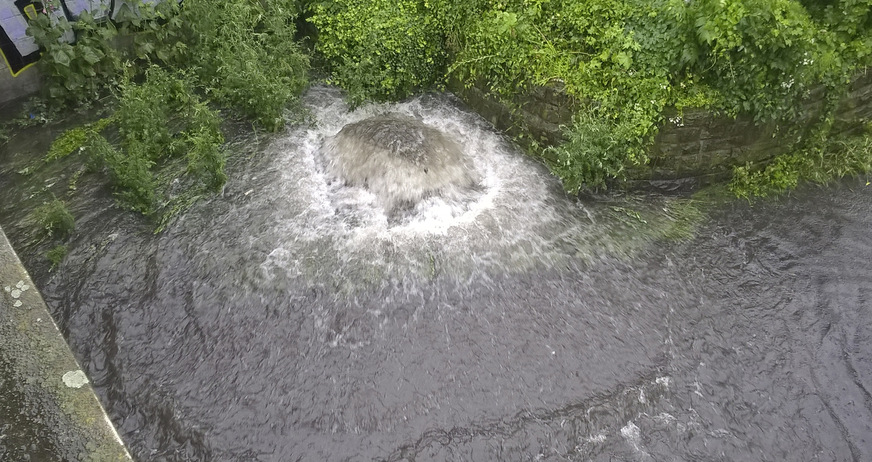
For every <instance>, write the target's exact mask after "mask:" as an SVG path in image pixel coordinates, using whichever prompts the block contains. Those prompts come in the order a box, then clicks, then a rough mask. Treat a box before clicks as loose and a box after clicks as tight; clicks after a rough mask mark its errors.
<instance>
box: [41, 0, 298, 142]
mask: <svg viewBox="0 0 872 462" xmlns="http://www.w3.org/2000/svg"><path fill="white" fill-rule="evenodd" d="M125 11H127V13H126V14H123V15H121V16H120V17H119V22H118V28H116V24H115V23H113V22H112V21H107V20H103V21H100V22H97V21H95V20H94V19H93V17H92V16H91V15H90V14H89V13H87V12H84V13H82V15H81V16H80V17H79V18H77V21H75V22H72V23H70V22H68V21H67V20H66V19H63V18H62V17H60V18H59V17H58V16H55V15H54V14H38V15H37V17H36V19H34V20H33V21H32V23H31V27H29V28H28V33H29V34H30V35H31V36H33V37H34V39H35V40H36V42H37V44H38V45H39V46H40V47H41V48H42V49H43V50H44V52H43V57H42V59H40V66H41V67H42V68H43V71H44V74H45V76H46V88H47V89H48V94H49V96H50V97H51V98H52V99H53V100H54V101H56V102H60V103H70V102H83V101H94V100H96V99H97V98H99V97H100V96H101V95H103V94H104V93H105V91H104V90H105V89H106V88H113V87H115V86H116V85H117V84H118V82H119V81H120V80H121V78H120V77H121V73H122V70H124V69H122V65H121V62H122V58H121V57H120V54H119V52H118V51H117V50H116V43H115V42H116V41H115V38H116V36H118V34H119V28H120V31H121V33H122V35H123V36H124V37H128V40H127V41H129V42H131V43H132V46H129V47H122V50H123V51H124V52H125V55H124V59H126V60H128V61H136V60H138V61H140V62H141V61H145V64H146V65H145V66H139V65H134V66H129V67H127V68H126V70H127V71H132V72H134V73H136V71H137V70H138V69H141V68H147V67H148V66H147V64H148V63H156V64H160V65H162V66H163V67H165V68H167V69H175V70H178V71H180V72H186V73H189V74H190V75H189V77H195V78H189V79H188V81H189V83H190V84H192V85H193V86H194V88H195V89H196V90H197V91H199V92H201V93H202V94H205V95H208V96H209V97H210V99H212V100H213V101H215V102H217V103H218V104H221V105H223V106H226V107H230V108H234V109H236V110H238V111H239V112H240V113H242V114H243V115H244V116H246V117H250V118H252V119H254V120H257V121H258V122H260V123H261V124H262V125H263V126H264V127H266V128H268V129H270V130H277V129H278V128H280V127H281V126H283V125H284V122H285V118H284V110H285V108H286V107H287V106H288V105H289V104H290V103H293V102H294V101H295V100H296V98H297V96H299V94H300V92H301V91H302V90H303V88H304V87H305V86H306V83H307V72H308V58H307V56H306V55H305V54H304V53H303V52H302V51H301V50H300V47H299V46H298V45H297V43H296V41H295V37H294V34H295V31H296V29H295V26H294V21H295V20H296V18H297V15H298V14H299V7H298V6H297V3H296V1H295V0H262V1H254V0H245V1H240V2H218V3H216V2H211V1H208V0H186V1H185V2H184V3H181V4H180V3H179V2H175V1H169V0H168V1H160V2H156V3H152V2H149V3H141V4H139V5H135V6H134V7H133V8H132V9H126V10H125ZM49 13H51V12H49ZM73 37H75V39H76V40H75V43H72V44H71V43H67V41H65V40H61V38H64V39H67V40H68V39H72V38H73ZM131 77H133V78H136V77H137V75H133V76H131Z"/></svg>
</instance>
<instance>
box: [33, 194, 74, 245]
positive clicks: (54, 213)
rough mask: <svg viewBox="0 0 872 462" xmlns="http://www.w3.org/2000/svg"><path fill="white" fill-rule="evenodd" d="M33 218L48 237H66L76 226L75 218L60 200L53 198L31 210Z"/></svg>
mask: <svg viewBox="0 0 872 462" xmlns="http://www.w3.org/2000/svg"><path fill="white" fill-rule="evenodd" d="M33 218H34V220H35V221H36V223H37V225H38V226H39V228H40V230H41V231H42V233H43V234H45V235H46V236H48V237H59V238H61V239H64V238H66V237H67V236H69V235H70V233H72V232H73V230H74V229H75V228H76V220H75V219H74V218H73V214H71V213H70V211H69V210H68V209H67V206H66V204H64V203H63V201H60V200H57V199H55V200H53V201H51V202H47V203H45V204H43V205H41V206H39V207H38V208H37V209H36V210H34V211H33Z"/></svg>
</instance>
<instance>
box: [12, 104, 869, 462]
mask: <svg viewBox="0 0 872 462" xmlns="http://www.w3.org/2000/svg"><path fill="white" fill-rule="evenodd" d="M306 103H307V104H308V106H309V107H310V108H311V111H312V122H311V123H308V124H304V125H302V126H297V127H293V128H290V129H288V130H287V132H285V133H283V134H281V135H279V136H275V137H273V138H270V139H269V140H268V141H261V142H260V144H257V143H256V142H255V140H249V142H250V144H252V145H255V144H256V145H257V146H260V147H257V148H250V149H248V151H247V152H250V154H247V155H244V156H238V157H237V158H236V160H234V161H232V162H231V166H230V170H231V171H230V178H231V180H230V182H229V183H228V184H227V186H226V188H225V190H224V191H223V192H222V193H221V194H219V195H218V196H216V197H214V198H211V199H208V200H206V201H203V202H201V203H199V204H197V205H195V206H194V207H193V208H192V209H191V210H189V211H188V212H186V213H185V214H184V215H182V216H181V217H180V218H179V219H178V220H176V221H175V222H174V223H173V224H172V225H171V226H170V227H169V228H168V229H167V231H165V232H163V233H161V234H159V235H154V234H153V233H152V232H151V230H152V228H151V227H150V225H148V224H147V223H144V222H143V221H142V220H140V219H138V218H137V217H135V216H132V215H131V214H129V213H125V212H120V211H118V210H116V209H114V208H113V207H112V201H111V198H110V197H109V196H108V194H107V193H106V192H105V191H102V190H95V191H93V194H91V195H90V196H88V197H90V199H87V200H80V201H78V202H73V204H72V205H73V212H74V214H76V216H77V218H78V227H77V232H76V234H75V235H74V236H73V242H72V243H71V244H70V249H71V252H70V254H69V256H68V257H67V259H66V260H65V261H64V262H63V263H62V264H61V266H60V267H59V268H58V269H56V270H55V271H53V272H48V271H47V268H46V264H45V263H44V261H43V259H44V257H43V256H42V255H41V254H37V253H36V252H35V251H33V252H29V251H28V249H30V248H32V246H29V245H28V242H29V239H30V237H29V236H28V235H27V233H28V231H27V227H26V226H25V224H26V217H25V216H24V215H23V213H22V212H19V211H17V209H16V207H15V205H14V204H15V203H17V201H23V200H26V199H27V196H28V194H29V193H27V191H26V190H25V189H22V188H4V189H5V190H4V191H3V195H4V196H5V197H3V199H2V200H3V201H4V205H3V207H2V209H0V218H2V220H3V221H0V224H2V226H3V227H4V229H6V231H7V233H8V234H9V237H10V240H12V241H13V244H16V242H17V243H18V245H19V246H20V248H22V249H23V250H22V251H21V253H22V258H23V259H24V260H26V261H29V264H30V265H31V271H32V272H33V273H34V279H35V280H36V281H37V282H38V283H39V284H40V285H41V289H42V290H43V294H44V296H45V298H46V301H47V302H48V304H49V306H50V307H52V309H53V310H54V311H55V317H56V319H57V321H58V322H59V324H60V325H61V327H62V330H63V331H64V333H65V335H66V336H67V338H68V341H69V343H70V345H71V347H72V349H73V351H74V352H75V354H76V356H77V358H78V359H79V360H80V361H81V362H82V364H83V367H84V368H85V369H86V371H87V372H88V374H89V375H90V377H91V379H92V382H93V383H94V385H95V388H96V390H97V392H98V394H99V395H100V397H101V399H102V401H103V404H104V406H105V407H106V408H107V411H108V413H109V414H110V416H111V417H112V419H113V421H114V423H115V424H116V426H117V427H118V430H119V432H120V433H121V435H122V437H123V438H124V439H125V440H126V442H127V443H128V445H129V446H130V449H131V452H132V453H133V454H134V457H135V458H136V459H137V460H155V461H189V460H191V461H193V460H198V461H199V460H203V461H292V460H325V461H328V460H329V461H334V460H349V461H357V460H389V461H401V460H408V461H418V462H420V461H428V460H433V461H442V460H449V461H461V460H463V461H467V460H475V461H478V460H483V461H487V460H498V461H515V460H517V461H529V460H546V461H575V460H578V461H582V460H594V461H614V460H620V461H648V460H652V461H653V460H656V461H661V460H663V461H709V460H710V461H738V460H748V461H770V460H771V461H783V460H822V461H844V460H853V461H863V460H870V459H872V394H870V391H872V186H868V185H866V182H865V180H862V181H861V180H850V181H846V182H844V183H842V184H838V185H833V186H831V187H827V188H818V187H815V188H805V189H801V190H800V191H798V192H796V193H795V194H794V195H793V196H792V197H789V198H785V199H782V200H780V201H778V202H771V203H769V202H767V203H758V204H754V205H751V204H748V203H746V202H728V203H725V204H715V205H712V204H703V205H702V206H701V207H702V208H703V209H704V210H705V211H706V213H705V218H704V219H702V220H701V221H700V222H699V223H697V227H696V228H695V233H694V236H693V237H691V238H689V239H674V238H670V237H669V236H670V235H671V234H670V233H668V232H666V231H663V230H664V229H666V228H669V227H670V226H674V225H675V223H676V222H678V221H679V220H680V217H678V216H677V215H678V212H677V210H679V209H680V206H682V204H685V205H686V200H684V199H680V198H662V197H641V198H640V197H627V198H618V197H612V198H611V199H602V200H598V201H589V202H584V201H576V200H573V199H570V198H567V197H566V196H565V195H564V194H563V193H562V192H561V189H560V187H559V184H558V183H557V181H556V179H554V178H553V177H551V176H550V175H549V173H548V172H547V170H546V169H545V168H544V167H542V166H541V165H539V164H537V163H536V162H534V161H532V160H531V159H529V158H526V157H525V156H524V155H523V154H521V153H520V152H519V151H518V150H517V149H516V148H514V147H513V146H512V145H511V144H510V143H508V142H506V141H505V140H504V139H503V138H501V137H500V136H499V135H497V134H496V133H495V132H494V131H493V129H492V128H491V127H490V126H489V125H488V124H487V123H486V122H484V121H482V120H481V119H479V118H478V117H477V116H475V115H474V114H472V113H471V112H469V111H467V110H466V109H464V108H463V107H462V105H460V104H459V103H458V102H456V101H455V100H454V99H453V98H451V97H449V96H444V95H427V96H423V97H419V98H416V99H413V100H411V101H408V102H404V103H401V104H396V105H385V106H367V107H364V108H361V109H358V110H356V111H349V110H348V109H347V107H346V106H345V104H344V103H343V101H342V99H341V97H340V96H339V94H338V93H337V92H335V91H334V90H332V89H329V88H323V87H316V88H313V89H312V90H310V91H309V93H308V94H307V96H306ZM383 114H400V115H401V116H403V117H408V118H414V119H416V120H418V121H420V122H422V123H424V124H426V125H427V126H428V127H434V128H436V129H438V130H440V131H441V132H442V133H444V134H446V136H448V137H450V138H451V140H452V142H453V143H457V144H458V145H459V146H461V147H462V149H463V151H464V155H465V156H467V159H468V160H469V161H470V162H471V164H470V165H472V168H473V169H474V170H475V171H474V175H473V176H474V177H475V178H476V181H475V184H474V185H473V186H472V187H470V188H466V189H464V191H463V192H462V193H458V194H451V195H448V196H440V195H439V194H427V195H425V196H423V198H422V199H421V200H420V201H417V202H415V203H412V204H407V206H406V207H405V208H401V210H399V211H397V210H391V211H386V209H385V207H384V205H383V201H381V200H380V198H379V197H378V196H377V195H376V194H373V193H372V192H370V191H369V190H367V189H366V186H365V185H359V184H346V182H345V181H343V180H342V179H341V178H337V177H334V176H333V175H332V174H331V168H330V162H331V160H330V159H328V158H325V154H324V152H325V151H324V150H322V149H321V146H322V144H323V143H324V142H325V140H328V139H330V137H332V136H334V135H336V134H337V133H338V132H339V131H340V130H341V129H342V127H344V126H345V125H347V124H349V123H354V122H359V121H361V120H365V119H367V118H371V117H379V116H382V115H383ZM15 142H16V140H14V139H13V140H12V141H11V142H10V143H15ZM19 143H20V141H19ZM235 148H236V149H240V150H244V149H245V146H235ZM7 155H9V156H13V154H12V153H7ZM4 175H5V176H3V177H0V178H3V180H4V181H10V182H11V181H12V180H11V178H13V177H15V174H14V172H8V171H7V172H4ZM9 184H11V183H9ZM2 444H3V443H2V441H0V445H2Z"/></svg>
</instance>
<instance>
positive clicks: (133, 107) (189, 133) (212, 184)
mask: <svg viewBox="0 0 872 462" xmlns="http://www.w3.org/2000/svg"><path fill="white" fill-rule="evenodd" d="M190 87H191V86H190V85H189V84H188V82H187V81H186V80H185V79H184V78H181V77H179V76H177V75H173V74H170V73H169V72H167V71H165V70H163V69H162V68H160V67H157V66H153V67H151V68H149V69H148V70H147V71H146V80H145V82H144V83H142V84H135V83H125V84H123V85H122V86H121V89H122V96H121V100H120V103H119V107H118V111H117V112H116V114H115V116H114V119H115V120H116V124H117V126H118V132H119V134H120V137H121V140H120V143H119V146H118V147H116V146H113V145H112V144H110V143H109V142H108V141H107V140H106V139H105V138H104V137H103V136H101V135H99V134H97V133H96V132H93V131H92V132H90V133H89V139H88V141H87V149H86V150H87V152H88V155H89V157H90V159H91V161H90V163H91V165H96V166H97V167H98V168H100V169H105V171H106V172H107V173H108V175H109V178H110V181H111V183H112V185H113V188H114V189H115V192H116V195H117V197H118V199H119V201H120V202H121V203H122V204H123V205H124V206H126V207H128V208H130V209H132V210H135V211H138V212H140V213H143V214H145V215H150V214H153V213H154V212H156V211H158V209H159V208H161V207H163V206H164V205H165V204H164V200H163V197H162V190H164V189H166V188H167V187H168V186H169V184H168V182H170V181H172V180H174V179H176V178H177V176H178V174H181V173H184V172H175V171H173V172H172V173H171V174H169V175H157V171H158V170H161V169H166V168H170V169H172V165H175V163H174V159H179V158H185V159H187V172H188V173H190V174H192V175H193V178H191V180H193V181H194V182H195V183H198V184H199V185H200V187H202V188H205V189H208V190H216V189H219V188H220V187H221V186H223V185H224V182H225V181H226V179H227V177H226V175H225V174H224V153H223V152H222V150H221V145H222V144H223V143H224V136H223V134H222V133H221V130H220V118H219V116H218V114H217V113H216V112H215V111H213V110H211V109H209V107H208V106H207V105H206V104H205V103H204V102H203V101H201V100H200V99H199V98H198V97H197V96H196V95H194V94H193V93H192V92H191V90H190ZM196 187H197V186H196V184H195V185H191V188H196Z"/></svg>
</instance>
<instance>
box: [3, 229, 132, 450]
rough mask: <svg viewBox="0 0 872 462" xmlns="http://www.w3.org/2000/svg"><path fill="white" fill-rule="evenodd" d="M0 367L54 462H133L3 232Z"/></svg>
mask: <svg viewBox="0 0 872 462" xmlns="http://www.w3.org/2000/svg"><path fill="white" fill-rule="evenodd" d="M0 361H4V362H6V364H4V365H3V366H4V367H3V368H2V370H5V373H7V374H9V375H11V377H9V376H7V377H4V379H6V380H9V381H14V382H15V383H16V384H17V385H16V387H17V388H18V390H17V393H16V395H18V396H20V397H21V399H22V401H23V402H22V403H21V406H22V412H24V411H25V410H26V411H27V412H28V414H30V415H32V416H35V417H32V418H31V419H32V420H37V421H38V426H39V427H42V429H41V430H37V429H35V433H37V434H38V438H40V439H44V440H48V441H41V442H40V443H42V444H43V445H48V446H50V447H53V448H54V451H53V452H56V454H55V455H56V457H57V458H58V460H76V461H83V462H84V461H94V462H97V461H99V462H103V461H125V462H127V461H132V459H131V457H130V454H129V453H128V451H127V448H126V447H125V446H124V442H123V441H122V440H121V438H120V436H119V435H118V433H117V431H116V430H115V428H114V426H113V425H112V422H111V421H110V420H109V417H108V416H107V414H106V412H105V411H104V409H103V407H102V406H101V405H100V402H99V400H98V399H97V395H96V394H95V393H94V390H93V388H92V387H91V385H90V383H89V382H88V381H87V378H86V377H85V373H84V371H83V370H82V368H81V367H80V366H79V364H78V363H77V361H76V359H75V357H74V356H73V353H72V351H71V350H70V349H69V346H68V345H67V344H66V341H65V340H64V338H63V336H62V335H61V333H60V330H58V328H57V325H56V324H55V322H54V320H53V319H52V317H51V314H50V312H49V310H48V307H47V306H46V305H45V302H44V301H43V299H42V296H41V295H40V294H39V291H38V290H37V289H36V288H35V287H34V284H33V281H31V279H30V276H29V275H28V274H27V270H25V269H24V266H22V264H21V261H20V260H19V259H18V256H17V255H16V254H15V251H14V250H13V249H12V246H11V245H10V243H9V240H8V239H7V238H6V235H5V234H4V233H3V229H2V228H0ZM46 429H47V430H48V431H47V432H46V431H45V430H46ZM46 433H47V434H46Z"/></svg>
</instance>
